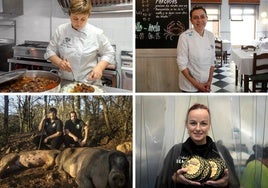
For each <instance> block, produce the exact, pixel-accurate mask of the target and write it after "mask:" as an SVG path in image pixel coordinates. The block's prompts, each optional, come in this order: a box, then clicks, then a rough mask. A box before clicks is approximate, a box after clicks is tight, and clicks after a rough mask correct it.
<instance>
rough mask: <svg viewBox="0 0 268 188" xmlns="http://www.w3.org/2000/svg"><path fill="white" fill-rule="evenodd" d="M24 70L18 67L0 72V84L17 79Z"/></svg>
mask: <svg viewBox="0 0 268 188" xmlns="http://www.w3.org/2000/svg"><path fill="white" fill-rule="evenodd" d="M25 72H26V70H25V69H22V70H21V69H19V70H15V71H11V72H5V73H1V74H0V84H2V83H5V82H8V81H11V80H15V79H18V78H19V77H21V76H22V75H23V74H24V73H25Z"/></svg>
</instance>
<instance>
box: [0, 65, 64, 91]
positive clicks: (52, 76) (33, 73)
mask: <svg viewBox="0 0 268 188" xmlns="http://www.w3.org/2000/svg"><path fill="white" fill-rule="evenodd" d="M12 73H13V74H14V71H13V72H12ZM18 74H19V73H18ZM22 77H30V78H41V79H42V78H46V79H49V80H53V81H54V84H53V87H52V88H50V89H47V90H45V91H44V92H48V93H55V92H60V88H61V77H60V76H59V75H58V74H57V73H53V72H52V71H50V72H49V71H42V70H26V71H25V72H23V73H22V74H21V75H20V76H19V77H18V78H15V79H14V80H11V81H14V82H15V81H16V80H19V79H20V78H22ZM55 82H56V86H54V85H55ZM1 85H2V86H3V87H9V88H10V87H12V86H10V82H5V83H3V84H1ZM11 92H12V91H11ZM25 92H27V91H25ZM37 92H38V91H37Z"/></svg>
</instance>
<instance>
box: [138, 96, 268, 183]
mask: <svg viewBox="0 0 268 188" xmlns="http://www.w3.org/2000/svg"><path fill="white" fill-rule="evenodd" d="M195 103H202V104H205V105H207V106H208V107H209V109H210V112H211V131H210V137H211V138H212V139H213V140H214V141H219V140H220V141H221V142H222V143H223V144H224V145H225V146H226V148H228V150H229V152H230V154H231V156H232V158H233V161H234V164H235V167H236V172H237V174H238V177H239V178H241V176H242V175H243V172H244V169H245V166H246V161H247V159H248V158H249V156H250V155H251V154H252V153H253V149H252V148H253V145H254V144H258V145H261V146H263V147H265V146H268V145H267V144H268V128H267V127H266V125H267V121H268V98H267V96H211V95H210V96H137V97H136V142H135V144H136V145H135V150H136V151H135V153H136V163H135V164H136V165H135V166H136V168H135V169H136V187H137V188H143V187H147V188H153V187H154V183H155V180H156V176H157V175H158V173H159V171H160V169H161V168H162V164H163V160H164V158H165V156H166V154H167V152H168V151H169V150H170V148H171V147H172V146H173V145H174V144H177V143H181V142H183V141H185V140H186V139H187V138H188V133H187V130H186V127H185V118H186V113H187V110H188V108H189V107H190V106H192V105H193V104H195ZM256 170H262V169H256ZM257 184H259V182H257ZM257 184H256V186H254V187H258V186H257Z"/></svg>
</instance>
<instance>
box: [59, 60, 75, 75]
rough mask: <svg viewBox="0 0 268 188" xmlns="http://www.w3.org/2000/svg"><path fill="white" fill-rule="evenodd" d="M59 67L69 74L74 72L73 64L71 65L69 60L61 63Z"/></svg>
mask: <svg viewBox="0 0 268 188" xmlns="http://www.w3.org/2000/svg"><path fill="white" fill-rule="evenodd" d="M58 67H59V68H60V69H61V70H63V71H67V72H72V67H71V64H70V63H69V61H67V60H64V59H63V60H61V61H60V62H59V63H58Z"/></svg>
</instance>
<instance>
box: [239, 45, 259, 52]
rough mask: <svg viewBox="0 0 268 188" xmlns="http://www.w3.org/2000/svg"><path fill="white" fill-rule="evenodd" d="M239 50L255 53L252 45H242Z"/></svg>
mask: <svg viewBox="0 0 268 188" xmlns="http://www.w3.org/2000/svg"><path fill="white" fill-rule="evenodd" d="M241 50H252V51H255V50H256V46H253V45H242V46H241Z"/></svg>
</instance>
